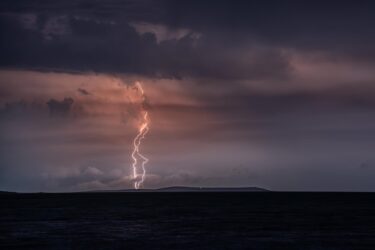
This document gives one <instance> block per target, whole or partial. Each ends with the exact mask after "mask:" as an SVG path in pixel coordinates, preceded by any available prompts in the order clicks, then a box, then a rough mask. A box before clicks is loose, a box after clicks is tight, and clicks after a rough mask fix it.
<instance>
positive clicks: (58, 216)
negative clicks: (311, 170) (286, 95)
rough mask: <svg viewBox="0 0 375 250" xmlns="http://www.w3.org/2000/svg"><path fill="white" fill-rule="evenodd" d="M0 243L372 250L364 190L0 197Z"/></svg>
mask: <svg viewBox="0 0 375 250" xmlns="http://www.w3.org/2000/svg"><path fill="white" fill-rule="evenodd" d="M0 202H1V204H0V249H192V250H193V249H258V250H260V249H287V250H293V249H301V250H310V249H317V250H321V249H327V250H328V249H329V250H331V249H338V250H342V249H355V250H358V249H369V250H374V249H375V194H371V193H271V192H264V193H263V192H260V193H86V194H17V195H1V196H0Z"/></svg>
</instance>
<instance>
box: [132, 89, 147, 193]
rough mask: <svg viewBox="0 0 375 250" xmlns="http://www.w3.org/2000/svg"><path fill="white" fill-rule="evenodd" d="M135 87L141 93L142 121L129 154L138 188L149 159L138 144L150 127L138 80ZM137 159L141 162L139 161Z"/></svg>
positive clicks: (144, 97)
mask: <svg viewBox="0 0 375 250" xmlns="http://www.w3.org/2000/svg"><path fill="white" fill-rule="evenodd" d="M135 88H136V89H137V91H139V92H140V94H141V95H142V122H141V124H140V126H139V128H138V134H137V136H136V137H135V138H134V140H133V152H132V154H131V157H132V159H133V163H132V169H133V179H134V180H135V182H134V188H135V189H139V188H140V187H141V186H142V185H143V182H144V181H145V178H146V168H145V165H146V164H147V162H148V161H149V160H148V158H147V157H145V156H144V155H143V154H141V153H140V146H141V143H142V140H143V139H144V138H145V136H146V134H147V133H148V131H149V130H150V127H149V123H150V119H149V117H148V112H147V110H146V109H145V108H144V105H143V104H145V103H146V96H145V93H144V90H143V88H142V85H141V84H140V83H139V82H136V83H135ZM139 160H140V161H141V162H139ZM139 163H140V164H139ZM139 165H140V166H139Z"/></svg>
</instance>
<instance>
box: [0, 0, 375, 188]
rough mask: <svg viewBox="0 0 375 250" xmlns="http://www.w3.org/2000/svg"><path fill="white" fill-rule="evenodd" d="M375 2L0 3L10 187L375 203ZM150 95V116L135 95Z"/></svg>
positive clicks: (0, 169)
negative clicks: (143, 133) (145, 120)
mask: <svg viewBox="0 0 375 250" xmlns="http://www.w3.org/2000/svg"><path fill="white" fill-rule="evenodd" d="M374 12H375V5H374V4H373V1H286V0H284V1H202V0H200V1H198V0H197V1H194V0H192V1H147V0H137V1H135V0H134V1H119V0H117V1H115V0H112V1H104V0H103V1H100V0H98V1H82V0H71V1H42V0H39V1H11V0H8V1H7V0H3V1H1V2H0V138H1V140H0V189H1V190H14V191H25V192H33V191H79V190H93V189H122V188H132V186H133V182H134V180H132V177H131V157H130V154H131V150H132V140H133V138H134V136H135V135H136V134H137V127H138V126H139V123H140V119H141V112H142V109H143V108H146V109H147V111H148V112H149V115H150V121H151V123H150V132H149V134H148V135H147V137H146V138H145V139H144V141H143V142H142V146H141V148H142V152H143V153H144V155H146V156H147V157H148V158H149V159H150V161H149V163H148V164H147V176H146V181H145V182H144V187H145V188H157V187H164V186H171V185H189V186H258V187H263V188H268V189H271V190H293V191H304V190H311V191H323V190H326V191H375V182H374V181H373V178H374V176H375V153H374V150H375V32H374V27H375V15H374ZM136 81H139V82H141V83H142V86H143V88H144V90H145V94H146V96H147V105H144V104H142V103H141V99H140V98H139V96H137V93H136V90H134V88H133V86H134V83H135V82H136Z"/></svg>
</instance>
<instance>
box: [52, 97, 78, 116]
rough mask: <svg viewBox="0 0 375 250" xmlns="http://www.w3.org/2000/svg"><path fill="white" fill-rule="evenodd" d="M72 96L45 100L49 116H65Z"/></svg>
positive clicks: (70, 105)
mask: <svg viewBox="0 0 375 250" xmlns="http://www.w3.org/2000/svg"><path fill="white" fill-rule="evenodd" d="M73 102H74V100H73V98H70V97H66V98H64V100H62V101H58V100H55V99H50V100H49V101H48V102H47V105H48V108H49V113H50V115H51V116H67V115H68V114H69V111H70V109H71V107H72V105H73Z"/></svg>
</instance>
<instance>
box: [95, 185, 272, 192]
mask: <svg viewBox="0 0 375 250" xmlns="http://www.w3.org/2000/svg"><path fill="white" fill-rule="evenodd" d="M88 192H155V193H171V192H270V190H267V189H264V188H258V187H186V186H173V187H164V188H158V189H122V190H93V191H88Z"/></svg>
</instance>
